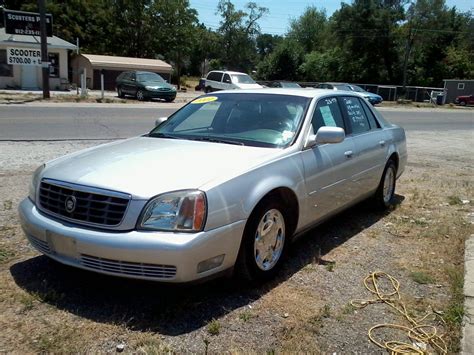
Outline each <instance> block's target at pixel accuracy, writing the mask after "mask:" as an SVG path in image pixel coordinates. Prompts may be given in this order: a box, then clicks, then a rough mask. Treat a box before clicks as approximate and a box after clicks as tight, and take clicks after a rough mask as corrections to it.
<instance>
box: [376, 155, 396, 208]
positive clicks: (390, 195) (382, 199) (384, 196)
mask: <svg viewBox="0 0 474 355" xmlns="http://www.w3.org/2000/svg"><path fill="white" fill-rule="evenodd" d="M390 171H391V172H390ZM387 174H391V176H392V177H393V179H392V178H391V177H390V176H389V177H388V178H387V179H390V180H391V182H390V184H391V185H392V184H393V188H392V187H391V188H390V191H389V192H387V191H384V186H385V179H386V177H387ZM396 186H397V165H396V164H395V162H394V161H393V160H391V159H390V160H389V161H388V162H387V164H386V165H385V169H384V171H383V174H382V178H381V179H380V183H379V187H378V188H377V191H376V192H375V195H374V197H373V200H374V205H375V207H376V208H377V209H379V210H386V209H387V208H389V207H390V206H392V205H393V204H394V202H395V201H394V196H395V188H396Z"/></svg>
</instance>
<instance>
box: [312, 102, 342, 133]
mask: <svg viewBox="0 0 474 355" xmlns="http://www.w3.org/2000/svg"><path fill="white" fill-rule="evenodd" d="M311 124H312V125H313V132H314V134H316V133H317V132H318V129H320V128H321V127H323V126H330V127H340V128H342V129H345V127H344V119H343V117H342V113H341V109H340V108H339V104H338V102H337V99H336V98H335V97H326V98H324V99H321V100H319V102H318V104H317V106H316V108H315V110H314V113H313V119H312V120H311Z"/></svg>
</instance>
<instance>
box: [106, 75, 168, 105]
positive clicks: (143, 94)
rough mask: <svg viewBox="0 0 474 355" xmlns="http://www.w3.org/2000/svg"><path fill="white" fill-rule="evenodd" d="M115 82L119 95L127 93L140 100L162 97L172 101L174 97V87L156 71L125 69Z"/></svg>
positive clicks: (122, 95)
mask: <svg viewBox="0 0 474 355" xmlns="http://www.w3.org/2000/svg"><path fill="white" fill-rule="evenodd" d="M115 83H116V86H117V94H118V96H119V97H125V96H127V95H129V96H134V97H136V98H137V99H138V100H140V101H144V100H147V99H163V100H165V101H166V102H172V101H173V100H174V99H175V98H176V88H175V87H174V86H173V85H171V84H169V83H167V82H166V81H165V80H164V79H163V78H162V77H161V76H160V75H159V74H157V73H152V72H147V71H126V72H123V73H121V74H120V75H119V76H118V77H117V80H116V82H115Z"/></svg>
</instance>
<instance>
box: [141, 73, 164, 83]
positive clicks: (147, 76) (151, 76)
mask: <svg viewBox="0 0 474 355" xmlns="http://www.w3.org/2000/svg"><path fill="white" fill-rule="evenodd" d="M137 80H138V81H157V82H160V83H164V82H165V81H164V80H163V78H162V77H161V76H159V75H158V74H156V73H143V74H137Z"/></svg>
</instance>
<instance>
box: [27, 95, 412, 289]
mask: <svg viewBox="0 0 474 355" xmlns="http://www.w3.org/2000/svg"><path fill="white" fill-rule="evenodd" d="M158 123H159V124H158V125H157V127H155V128H154V129H153V130H152V131H151V132H150V133H148V134H145V135H143V136H140V137H136V138H132V139H127V140H124V141H116V142H113V143H109V144H105V145H101V146H98V147H95V148H91V149H87V150H84V151H80V152H76V153H73V154H70V155H67V156H64V157H61V158H59V159H56V160H53V161H50V162H48V163H46V164H43V165H41V166H40V167H39V168H38V169H37V170H36V172H35V173H34V176H33V179H32V182H31V185H30V192H29V196H28V198H26V199H25V200H24V201H22V203H21V205H20V207H19V214H20V219H21V224H22V227H23V230H24V232H25V234H26V236H27V238H28V239H29V241H30V243H31V244H32V245H33V246H34V247H35V248H36V249H37V250H39V251H40V252H41V253H43V254H45V255H47V256H49V257H51V258H53V259H55V260H57V261H59V262H61V263H64V264H68V265H72V266H75V267H79V268H83V269H86V270H91V271H96V272H100V273H104V274H109V275H117V276H123V277H130V278H138V279H148V280H157V281H165V282H188V281H193V280H198V279H204V278H207V277H210V276H216V275H219V274H222V273H226V272H228V271H229V270H235V271H236V272H237V273H239V274H240V275H241V276H243V277H245V278H247V279H254V280H258V279H264V278H267V277H269V276H272V275H273V274H274V273H275V271H276V270H278V268H279V267H280V265H281V263H282V261H283V259H284V257H285V254H286V252H287V250H288V246H289V244H290V242H291V241H292V240H293V239H294V238H295V237H296V236H298V235H301V234H302V233H304V232H305V231H306V230H308V229H309V228H312V227H314V226H315V225H317V224H318V223H320V222H322V221H324V220H326V219H327V218H329V217H331V216H333V215H335V214H336V213H338V212H340V211H342V210H343V209H346V208H348V207H349V206H351V205H353V204H355V203H357V202H359V201H361V200H364V199H367V198H371V199H372V201H373V203H374V205H376V206H378V207H380V208H386V207H388V206H390V205H391V204H392V203H393V197H394V192H395V183H396V179H397V178H398V177H399V176H400V175H401V174H402V172H403V170H404V168H405V164H406V160H407V150H406V141H405V132H404V131H403V129H402V128H400V127H397V126H395V125H393V124H390V123H388V122H387V121H386V120H385V119H384V118H383V117H382V116H381V115H380V113H379V112H378V111H376V110H375V109H374V108H373V107H372V106H371V105H368V104H367V102H366V101H365V100H364V99H363V97H361V96H359V95H358V94H356V93H349V92H342V91H339V92H337V91H327V90H301V89H300V90H298V89H259V90H241V91H238V92H236V91H232V92H226V91H222V92H219V93H216V94H212V95H205V96H202V97H200V98H197V99H195V100H194V101H192V102H190V103H189V104H187V105H186V106H184V107H183V108H181V109H180V110H178V111H177V112H175V113H174V114H173V115H171V117H169V118H168V119H162V120H159V122H158Z"/></svg>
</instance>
